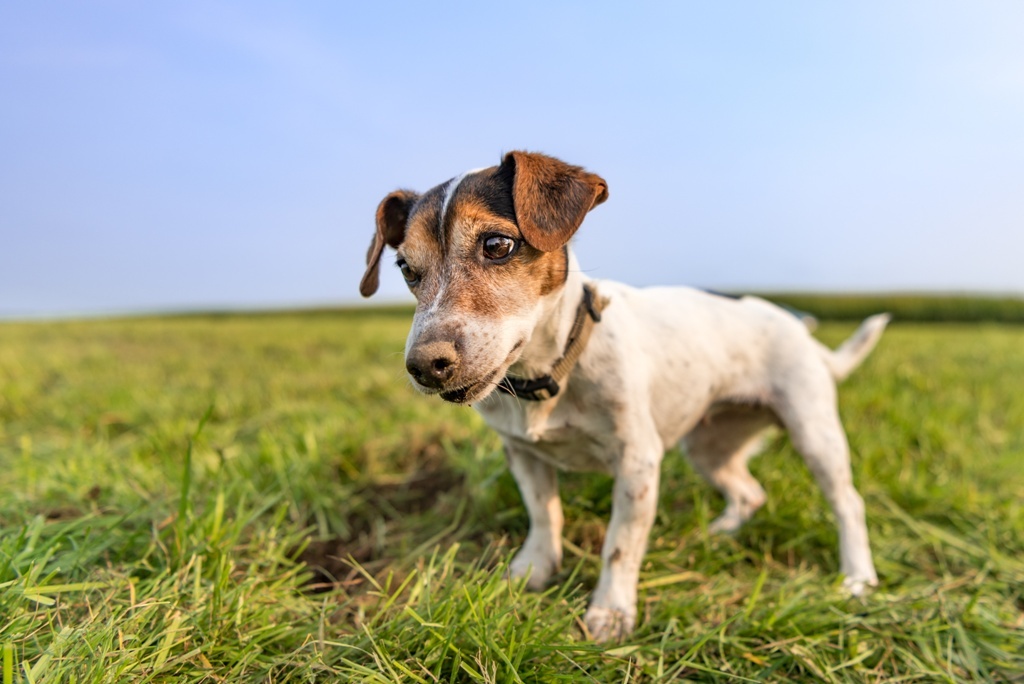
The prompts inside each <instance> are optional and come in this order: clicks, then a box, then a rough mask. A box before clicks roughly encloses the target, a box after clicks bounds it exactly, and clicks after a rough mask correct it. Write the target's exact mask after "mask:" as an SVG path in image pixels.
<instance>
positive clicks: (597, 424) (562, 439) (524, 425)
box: [478, 401, 621, 473]
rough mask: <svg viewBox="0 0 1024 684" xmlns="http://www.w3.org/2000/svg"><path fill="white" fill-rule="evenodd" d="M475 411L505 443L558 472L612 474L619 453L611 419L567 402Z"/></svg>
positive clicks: (504, 406) (480, 408) (508, 404)
mask: <svg viewBox="0 0 1024 684" xmlns="http://www.w3.org/2000/svg"><path fill="white" fill-rule="evenodd" d="M478 410H479V411H480V413H481V415H483V417H484V420H486V421H487V424H488V425H490V427H491V428H493V429H494V430H495V431H496V432H498V433H499V434H500V435H501V436H502V438H503V439H504V440H505V441H506V442H508V443H510V444H511V445H512V446H514V447H517V448H520V449H522V450H524V451H527V452H529V453H531V454H533V455H534V456H535V457H537V458H540V459H542V460H544V461H547V462H548V463H550V464H551V465H553V466H555V467H557V468H559V469H561V470H568V471H582V472H592V471H597V472H605V473H612V472H614V469H615V463H616V461H617V459H618V455H619V453H620V452H621V449H620V448H619V445H618V440H617V439H616V438H615V433H614V429H613V428H614V426H613V424H612V421H611V419H610V418H609V417H608V416H605V415H603V414H602V413H601V412H595V411H580V410H578V409H577V408H576V407H574V406H573V405H571V404H570V403H568V402H566V403H563V402H558V404H556V405H555V406H553V407H548V406H547V405H546V404H545V403H540V404H527V403H525V402H524V403H522V404H518V403H513V401H507V402H502V404H501V405H497V406H489V407H487V408H483V407H479V408H478Z"/></svg>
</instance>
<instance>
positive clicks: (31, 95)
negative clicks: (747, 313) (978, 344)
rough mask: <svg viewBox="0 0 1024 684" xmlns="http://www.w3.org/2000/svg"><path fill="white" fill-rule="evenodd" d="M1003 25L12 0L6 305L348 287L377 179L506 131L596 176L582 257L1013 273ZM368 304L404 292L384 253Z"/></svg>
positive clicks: (910, 276)
mask: <svg viewBox="0 0 1024 684" xmlns="http://www.w3.org/2000/svg"><path fill="white" fill-rule="evenodd" d="M1022 27H1024V3H1021V2H1019V1H1018V0H1006V1H1004V2H988V1H985V0H980V1H975V2H943V1H941V0H929V1H921V2H915V1H913V0H906V1H900V2H889V1H885V2H883V1H868V2H856V3H854V2H836V3H822V2H816V1H799V0H797V1H793V2H785V3H761V2H729V3H717V2H716V3H709V2H683V1H674V2H664V3H655V2H636V3H626V2H615V3H604V2H594V1H590V2H558V1H555V0H547V1H546V2H519V3H501V4H498V3H482V2H438V3H422V2H409V3H401V2H388V3H373V2H342V3H339V2H308V1H301V0H300V1H295V2H288V3H267V2H244V3H242V2H220V1H217V0H209V1H207V0H204V1H203V2H190V1H187V0H186V1H183V2H174V3H171V2H146V3H138V2H112V1H111V2H105V1H96V2H88V3H82V2H47V1H37V2H17V1H12V2H5V3H2V4H0V93H2V98H0V316H4V317H23V316H28V317H32V316H60V315H81V314H97V313H115V312H149V311H171V310H190V309H233V308H261V307H268V308H278V307H290V306H323V305H340V304H350V303H355V302H358V301H360V297H359V293H358V283H359V279H360V277H361V275H362V272H363V269H364V258H365V253H366V247H367V245H368V244H369V241H370V238H371V236H372V233H373V230H374V224H373V217H374V212H375V209H376V206H377V204H378V202H379V201H380V200H381V199H382V198H383V197H384V196H385V195H386V194H387V193H388V192H390V191H391V190H394V189H396V188H399V187H402V188H411V189H415V190H421V191H422V190H426V189H429V188H430V187H432V186H434V185H437V184H438V183H441V182H443V181H445V180H446V179H448V178H451V177H452V176H455V175H458V174H460V173H462V172H463V171H465V170H467V169H470V168H477V167H481V166H489V165H493V164H497V163H498V162H499V161H500V158H501V155H502V154H503V153H504V152H507V151H510V150H513V149H527V150H532V151H540V152H545V153H548V154H551V155H554V156H557V157H560V158H562V159H564V160H566V161H568V162H571V163H574V164H579V165H582V166H585V167H587V168H588V169H589V170H591V171H594V172H596V173H598V174H600V175H601V176H603V177H604V178H605V179H606V180H607V182H608V185H609V190H610V199H609V201H608V202H607V203H605V204H604V205H602V206H600V207H598V208H597V209H595V210H594V211H593V212H592V213H591V214H590V215H589V217H588V218H587V220H586V221H585V222H584V224H583V227H582V228H581V229H580V231H579V233H577V236H576V238H575V240H574V242H573V248H574V250H575V251H576V253H577V256H578V257H579V260H580V263H581V267H582V268H583V269H584V270H585V271H586V272H587V273H589V274H590V275H592V276H594V277H598V278H613V279H616V280H622V281H626V282H630V283H632V284H635V285H639V286H644V285H655V284H658V285H662V284H685V285H694V286H699V287H709V288H716V289H722V290H731V291H781V290H785V291H794V290H800V291H829V292H833V291H858V292H863V291H922V290H924V291H933V290H934V291H943V292H950V291H967V292H994V293H995V292H998V293H1014V294H1024V40H1022V39H1021V35H1022V34H1021V29H1022ZM385 259H386V263H390V262H391V261H392V259H391V258H390V257H385ZM371 301H373V302H377V301H379V302H392V301H411V299H410V296H409V295H408V293H407V292H406V290H405V286H404V283H403V281H402V278H401V276H400V274H399V273H398V271H397V269H394V268H385V269H384V272H383V273H382V283H381V290H380V292H379V293H378V295H377V297H375V298H374V300H371Z"/></svg>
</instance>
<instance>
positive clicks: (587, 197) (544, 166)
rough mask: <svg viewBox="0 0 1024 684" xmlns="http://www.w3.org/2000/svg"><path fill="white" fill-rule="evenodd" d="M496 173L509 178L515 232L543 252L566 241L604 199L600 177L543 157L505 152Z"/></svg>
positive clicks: (606, 195) (556, 247) (531, 153)
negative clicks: (520, 232) (516, 227)
mask: <svg viewBox="0 0 1024 684" xmlns="http://www.w3.org/2000/svg"><path fill="white" fill-rule="evenodd" d="M498 173H499V174H504V175H506V177H509V176H511V178H512V202H513V204H514V206H515V210H516V222H517V223H518V224H519V230H520V231H522V233H523V237H524V238H526V241H527V242H529V243H530V244H531V245H533V246H534V247H536V248H537V249H539V250H541V251H543V252H551V251H554V250H556V249H559V248H560V247H562V246H563V245H565V243H567V242H569V238H571V237H572V236H573V234H574V233H575V232H576V230H577V229H578V228H579V227H580V224H581V223H583V217H584V216H586V215H587V212H588V211H590V210H591V209H593V208H594V207H596V206H597V205H598V204H600V203H601V202H604V201H605V200H606V199H608V184H607V183H606V182H605V180H604V179H603V178H601V177H600V176H598V175H596V174H593V173H588V172H587V171H584V170H583V169H582V168H580V167H579V166H571V165H569V164H566V163H565V162H563V161H560V160H558V159H555V158H554V157H548V156H547V155H543V154H535V153H533V152H509V153H508V154H506V155H505V157H504V159H502V160H501V167H499V169H498Z"/></svg>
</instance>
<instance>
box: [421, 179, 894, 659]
mask: <svg viewBox="0 0 1024 684" xmlns="http://www.w3.org/2000/svg"><path fill="white" fill-rule="evenodd" d="M451 192H453V189H452V188H450V189H449V196H450V194H451ZM584 282H591V283H593V284H594V285H595V286H596V288H597V291H598V292H599V294H600V295H601V296H604V297H608V299H609V304H608V306H607V308H606V309H605V310H604V313H603V318H602V321H601V322H600V323H599V324H598V325H597V326H595V328H594V333H593V336H592V337H591V339H590V342H589V344H588V346H587V348H586V350H585V351H584V353H583V355H582V357H581V358H580V361H579V363H578V364H577V366H576V367H575V368H574V370H573V372H572V374H571V375H570V377H569V378H568V379H567V381H566V383H564V386H563V389H562V391H561V393H560V394H559V395H558V396H557V397H556V398H555V399H553V400H548V401H542V402H530V401H522V400H519V399H516V398H514V397H510V396H508V395H505V394H500V393H497V392H494V393H491V394H490V395H488V396H486V397H485V398H484V399H482V400H480V401H478V403H476V404H475V408H477V410H478V411H479V412H480V413H481V414H482V415H483V417H484V419H485V420H486V421H487V423H488V424H489V425H490V426H491V427H492V428H494V429H495V430H496V431H497V432H498V433H499V434H500V435H501V437H502V439H503V441H504V444H505V447H506V452H507V457H508V462H509V467H510V468H511V471H512V473H513V475H514V476H515V478H516V481H517V483H518V485H519V488H520V490H521V493H522V496H523V501H524V502H525V505H526V508H527V511H528V513H529V517H530V531H529V534H528V535H527V538H526V541H525V543H524V544H523V547H522V549H521V550H520V551H519V553H518V554H517V555H516V557H515V558H514V560H513V561H512V566H511V573H512V575H513V576H517V577H520V576H528V583H529V586H531V587H535V588H540V587H543V586H544V584H545V583H546V582H547V581H548V579H550V577H551V576H552V574H554V573H555V572H556V570H557V569H558V567H559V566H560V564H561V560H562V543H561V539H562V536H561V535H562V522H563V519H562V509H561V503H560V501H559V497H558V482H557V470H596V471H600V472H605V473H608V474H611V475H613V476H614V477H615V483H614V487H613V496H612V514H611V521H610V523H609V526H608V531H607V534H606V537H605V542H604V548H603V549H602V552H601V558H602V561H603V567H602V570H601V575H600V579H599V580H598V583H597V587H596V588H595V590H594V593H593V597H592V601H591V605H590V608H589V609H588V611H587V614H586V616H585V622H586V624H587V627H588V629H589V631H590V633H591V635H592V636H593V637H594V638H595V639H598V640H606V639H612V638H618V637H620V636H622V635H624V634H627V633H628V632H629V631H631V630H632V629H633V626H634V625H635V622H636V614H637V580H638V575H639V571H640V565H641V562H642V560H643V556H644V553H645V550H646V545H647V537H648V533H649V531H650V528H651V524H652V523H653V521H654V516H655V511H656V508H657V500H658V479H659V469H660V463H661V459H662V456H663V455H664V453H665V451H666V450H667V449H669V448H670V447H672V446H673V445H675V444H678V443H682V444H683V446H684V447H685V448H686V449H687V451H688V455H689V457H690V458H691V459H692V460H693V462H694V464H695V466H696V467H697V469H698V470H699V471H700V472H701V473H702V474H703V475H704V476H705V477H706V478H707V479H708V480H709V481H710V482H711V483H712V484H713V485H715V486H716V487H717V488H718V489H719V490H720V491H721V492H722V493H723V495H724V496H725V499H726V510H725V512H724V513H723V514H722V516H721V517H720V518H719V519H717V520H716V521H715V522H714V523H712V524H711V526H710V528H709V531H712V532H715V531H732V530H735V529H736V528H737V527H739V525H740V524H742V523H743V522H744V521H745V520H747V519H749V518H750V516H751V515H752V514H753V513H754V511H756V510H757V509H758V508H759V507H760V506H761V505H762V504H763V503H764V497H765V495H764V491H763V490H762V489H761V487H760V485H759V484H758V483H757V482H756V480H754V478H753V477H752V476H751V475H750V473H749V471H748V470H747V466H746V461H747V459H748V458H749V457H750V456H751V455H752V454H753V453H754V452H755V451H756V448H757V446H758V444H759V441H760V440H759V437H760V435H761V434H762V432H763V431H764V429H765V428H767V427H769V426H771V425H774V424H777V422H781V424H782V425H783V426H784V427H785V428H787V429H788V430H789V433H790V436H791V438H792V441H793V444H794V446H795V447H796V448H797V450H799V451H800V453H801V454H802V455H803V457H804V459H805V461H806V463H807V465H808V467H809V468H810V470H811V471H812V473H813V474H814V476H815V478H816V479H817V481H818V483H819V485H820V486H821V487H822V490H823V491H824V493H825V497H826V499H827V500H828V502H829V503H830V505H831V506H832V509H833V511H834V512H835V515H836V519H837V523H838V526H839V540H840V544H839V545H840V549H839V554H840V570H841V572H842V573H843V574H844V575H845V585H846V586H847V587H848V588H849V589H850V590H851V591H852V593H854V594H859V593H861V592H862V591H864V589H865V587H866V586H868V585H875V584H876V583H877V576H876V574H875V568H874V565H873V562H872V559H871V550H870V547H869V545H868V534H867V528H866V525H865V520H864V504H863V502H862V500H861V498H860V496H859V495H858V494H857V492H856V490H855V489H854V487H853V483H852V478H851V473H850V463H849V448H848V446H847V441H846V436H845V434H844V432H843V428H842V425H841V424H840V421H839V414H838V411H837V407H836V389H835V381H836V379H837V378H840V377H843V376H845V374H846V373H849V372H850V371H851V370H852V369H853V368H854V367H855V366H856V365H857V364H859V363H860V362H861V361H862V360H863V359H864V357H866V356H867V354H868V353H869V352H870V351H871V348H872V347H873V346H874V344H875V343H876V342H877V340H878V338H879V337H880V336H881V333H882V330H883V329H884V327H885V323H886V322H887V318H884V317H873V318H872V319H869V320H868V321H867V322H866V323H865V325H864V326H862V328H861V330H860V331H858V333H857V334H856V335H855V336H854V337H853V338H851V340H850V341H848V342H847V343H846V344H844V345H843V346H842V347H840V349H839V350H837V351H835V352H833V351H831V350H828V349H827V348H826V347H824V346H823V345H821V344H820V343H818V342H817V341H816V340H815V339H814V338H812V337H811V335H810V333H809V332H808V330H807V328H806V327H805V326H804V324H803V323H801V322H800V321H799V320H798V319H797V318H795V317H794V316H793V315H791V314H789V313H787V312H785V311H783V310H781V309H779V308H778V307H776V306H774V305H772V304H770V303H768V302H766V301H764V300H761V299H758V298H754V297H745V298H743V299H740V300H732V299H728V298H725V297H720V296H716V295H711V294H708V293H705V292H701V291H698V290H693V289H689V288H648V289H636V288H632V287H629V286H627V285H623V284H620V283H615V282H611V281H603V280H602V281H592V280H589V279H588V278H586V276H584V275H583V274H582V273H581V272H580V270H579V267H578V265H577V263H576V260H575V257H573V256H572V255H570V267H569V275H568V280H567V282H566V284H565V286H564V287H563V288H562V289H560V290H558V291H557V292H555V293H554V294H552V295H549V296H548V297H546V298H544V299H542V300H541V302H540V303H539V304H538V306H537V308H536V315H535V316H534V317H533V318H534V320H533V322H532V325H533V327H532V330H530V331H528V334H529V339H528V341H527V343H526V344H525V346H524V347H523V348H522V350H521V353H520V354H519V356H518V358H517V359H516V360H515V363H514V364H512V366H511V372H513V373H515V374H516V375H521V376H527V377H529V376H533V375H537V374H540V373H544V372H547V371H548V370H550V368H551V365H552V363H553V362H554V361H555V360H556V359H557V358H558V357H559V356H561V354H562V352H563V350H564V346H565V339H566V337H567V335H568V330H569V328H570V326H571V324H572V320H573V317H574V316H575V312H576V308H577V306H578V304H579V301H580V297H581V294H582V286H583V283H584ZM434 315H442V314H441V312H437V313H436V314H434ZM523 324H524V320H523V319H519V320H517V321H516V323H515V324H514V325H510V326H508V327H510V328H511V327H514V328H517V329H519V331H518V332H516V334H514V335H508V334H502V333H503V332H507V331H498V338H500V339H501V340H502V342H505V343H510V342H509V341H511V340H512V339H513V338H515V337H516V335H519V334H521V330H522V327H523ZM498 326H499V328H500V327H503V324H502V323H500V322H499V324H498ZM414 327H415V326H414ZM481 339H483V338H482V337H481ZM493 346H494V347H495V349H494V351H489V350H483V349H472V350H467V351H468V352H469V353H470V354H477V355H481V356H483V357H487V358H490V359H501V358H504V356H503V355H504V354H507V352H508V348H507V347H505V348H502V347H501V343H499V344H495V345H493ZM509 358H511V357H509ZM488 363H496V361H494V360H491V361H488Z"/></svg>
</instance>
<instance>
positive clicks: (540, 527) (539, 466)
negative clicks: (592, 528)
mask: <svg viewBox="0 0 1024 684" xmlns="http://www.w3.org/2000/svg"><path fill="white" fill-rule="evenodd" d="M505 457H506V459H507V460H508V466H509V469H510V470H511V471H512V476H513V477H515V479H516V484H518V485H519V493H520V494H521V495H522V497H523V503H524V504H526V511H527V513H528V514H529V516H530V531H529V533H527V535H526V541H525V542H523V547H522V548H521V549H519V553H517V554H516V556H515V558H513V559H512V564H511V565H510V566H509V574H510V575H511V576H512V577H528V579H527V582H526V586H527V587H529V588H530V589H534V590H540V589H543V588H544V585H545V584H547V581H548V580H549V579H551V576H552V575H553V574H555V572H557V571H558V569H559V567H561V565H562V523H563V520H564V519H563V517H562V501H561V500H560V499H559V498H558V473H557V472H556V471H555V468H554V467H553V466H552V465H550V464H549V463H545V462H544V461H541V460H540V459H538V458H536V457H534V456H533V455H531V454H530V453H528V452H527V451H525V450H523V449H521V448H519V447H516V446H515V445H512V444H508V443H506V444H505Z"/></svg>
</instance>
